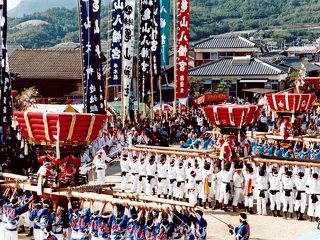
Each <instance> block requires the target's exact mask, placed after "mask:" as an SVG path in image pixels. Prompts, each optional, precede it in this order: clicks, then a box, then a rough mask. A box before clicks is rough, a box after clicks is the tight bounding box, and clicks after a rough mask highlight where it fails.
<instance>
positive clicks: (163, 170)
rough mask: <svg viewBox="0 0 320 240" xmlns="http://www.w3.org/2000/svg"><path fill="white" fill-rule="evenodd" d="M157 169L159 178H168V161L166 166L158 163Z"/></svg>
mask: <svg viewBox="0 0 320 240" xmlns="http://www.w3.org/2000/svg"><path fill="white" fill-rule="evenodd" d="M157 168H158V177H159V178H167V176H168V160H167V161H166V162H165V163H164V164H162V163H160V162H158V164H157Z"/></svg>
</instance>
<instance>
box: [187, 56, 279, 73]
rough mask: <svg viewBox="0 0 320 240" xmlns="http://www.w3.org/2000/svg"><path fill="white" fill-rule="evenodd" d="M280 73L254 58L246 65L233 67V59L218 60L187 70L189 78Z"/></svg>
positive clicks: (275, 68) (277, 69)
mask: <svg viewBox="0 0 320 240" xmlns="http://www.w3.org/2000/svg"><path fill="white" fill-rule="evenodd" d="M281 73H284V71H282V70H281V69H279V68H277V67H275V66H272V65H270V64H268V63H266V62H263V61H261V60H259V59H256V58H254V59H252V60H251V61H250V63H249V64H246V65H239V64H237V65H235V64H233V59H220V60H217V61H215V62H211V63H208V64H204V65H201V66H198V67H196V68H193V69H191V70H189V76H257V75H278V74H281Z"/></svg>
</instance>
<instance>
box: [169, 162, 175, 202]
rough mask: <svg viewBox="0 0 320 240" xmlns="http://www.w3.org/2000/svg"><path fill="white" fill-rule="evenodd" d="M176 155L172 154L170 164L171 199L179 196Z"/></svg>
mask: <svg viewBox="0 0 320 240" xmlns="http://www.w3.org/2000/svg"><path fill="white" fill-rule="evenodd" d="M176 165H177V163H176V157H175V156H171V159H170V164H169V165H168V178H169V199H171V198H173V200H175V199H176V197H177V171H176Z"/></svg>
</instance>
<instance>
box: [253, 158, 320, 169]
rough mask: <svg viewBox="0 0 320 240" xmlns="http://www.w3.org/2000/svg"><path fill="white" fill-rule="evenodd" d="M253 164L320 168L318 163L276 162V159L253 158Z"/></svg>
mask: <svg viewBox="0 0 320 240" xmlns="http://www.w3.org/2000/svg"><path fill="white" fill-rule="evenodd" d="M253 161H254V162H259V163H271V164H282V165H296V166H307V167H320V162H319V163H314V162H307V161H304V162H301V161H295V160H294V159H293V160H278V159H267V158H253Z"/></svg>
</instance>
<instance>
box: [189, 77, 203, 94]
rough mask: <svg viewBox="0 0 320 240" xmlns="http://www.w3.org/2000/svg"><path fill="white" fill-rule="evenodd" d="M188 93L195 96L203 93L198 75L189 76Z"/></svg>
mask: <svg viewBox="0 0 320 240" xmlns="http://www.w3.org/2000/svg"><path fill="white" fill-rule="evenodd" d="M189 84H190V95H191V97H197V96H199V95H201V94H202V93H204V84H203V79H202V78H199V77H189Z"/></svg>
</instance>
